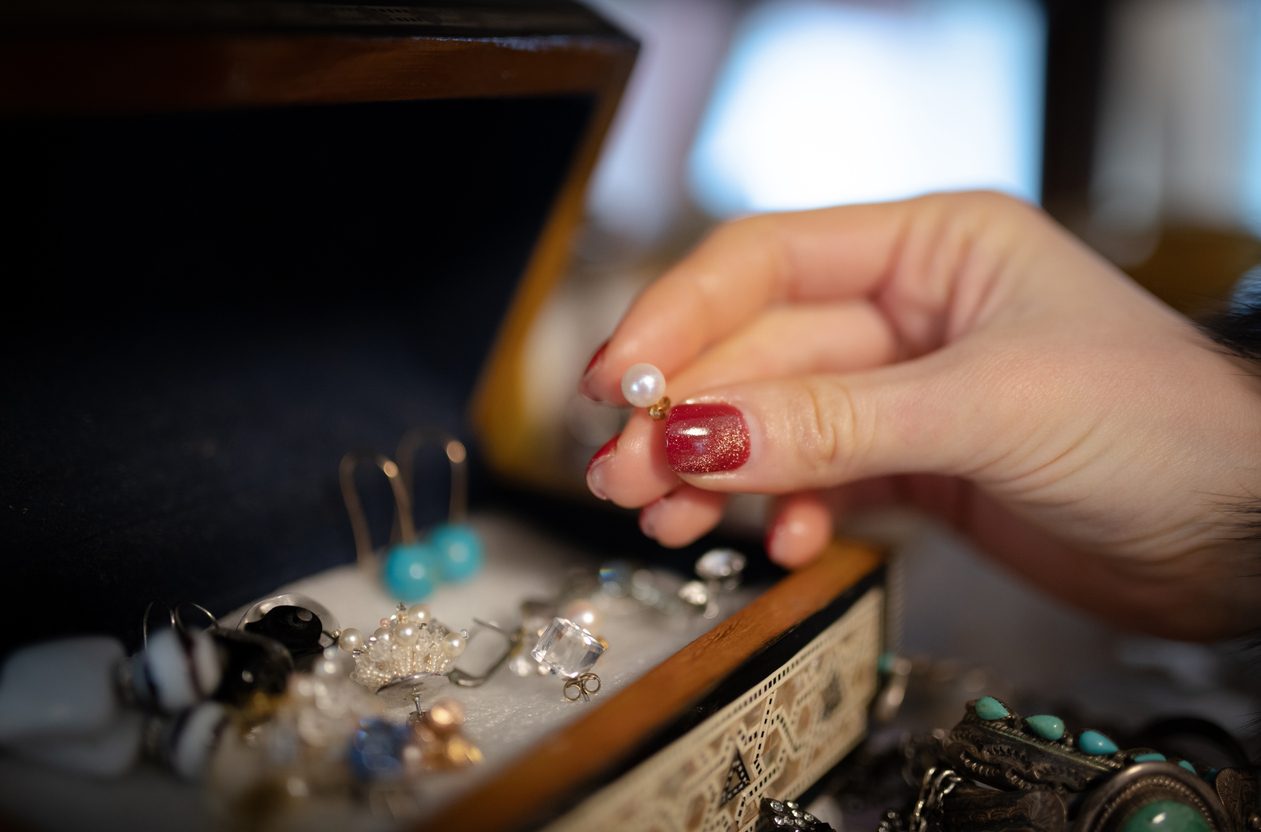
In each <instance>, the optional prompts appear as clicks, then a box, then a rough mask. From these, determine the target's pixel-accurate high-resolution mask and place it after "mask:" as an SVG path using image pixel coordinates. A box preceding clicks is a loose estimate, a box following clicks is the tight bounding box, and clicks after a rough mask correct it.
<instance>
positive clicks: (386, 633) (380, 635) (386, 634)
mask: <svg viewBox="0 0 1261 832" xmlns="http://www.w3.org/2000/svg"><path fill="white" fill-rule="evenodd" d="M372 637H373V638H375V639H376V640H377V643H385V644H389V643H390V642H391V641H393V640H394V633H392V632H391V631H390V628H389V627H382V628H380V629H379V630H377V631H376V632H375V633H373V634H372Z"/></svg>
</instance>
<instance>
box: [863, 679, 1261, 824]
mask: <svg viewBox="0 0 1261 832" xmlns="http://www.w3.org/2000/svg"><path fill="white" fill-rule="evenodd" d="M928 756H929V757H930V758H933V759H935V760H936V762H935V763H934V764H933V765H932V766H931V767H929V768H928V770H927V772H926V773H925V775H924V777H923V780H922V783H921V789H920V794H919V796H918V798H917V800H916V801H915V803H914V805H913V806H912V807H911V808H910V809H909V810H908V811H907V812H906V813H905V814H899V813H897V812H890V813H887V814H886V816H885V818H884V820H883V821H882V822H881V825H880V830H881V832H926V830H940V831H941V832H955V830H958V832H963V830H967V832H987V831H988V830H1008V829H1028V830H1036V832H1070V831H1071V832H1134V830H1142V829H1157V828H1160V829H1178V830H1192V831H1193V832H1242V830H1246V829H1248V826H1247V823H1248V822H1250V821H1249V820H1247V817H1248V813H1249V812H1251V811H1255V810H1254V809H1253V808H1252V807H1253V806H1255V796H1256V777H1255V774H1254V773H1252V772H1250V771H1247V770H1242V769H1232V768H1227V769H1222V770H1221V771H1209V770H1203V769H1201V768H1200V767H1197V766H1196V765H1195V764H1194V763H1192V762H1191V761H1189V760H1185V759H1180V758H1177V757H1167V756H1166V755H1165V754H1162V753H1161V752H1159V751H1156V750H1154V749H1151V748H1131V749H1126V750H1122V749H1121V748H1120V747H1119V746H1118V745H1117V743H1115V742H1113V740H1112V739H1111V738H1110V737H1108V736H1107V735H1106V734H1104V733H1102V732H1100V731H1096V730H1086V731H1081V732H1078V733H1073V732H1071V731H1069V730H1068V728H1067V726H1066V725H1065V723H1064V720H1062V719H1061V718H1060V717H1058V716H1055V715H1054V714H1038V715H1034V716H1028V717H1021V716H1020V715H1018V714H1016V713H1015V712H1013V711H1012V710H1011V708H1009V707H1008V706H1007V705H1006V704H1004V703H1003V702H1001V701H999V700H998V699H996V698H995V697H993V696H983V697H981V698H979V699H976V700H973V701H971V702H969V703H968V706H967V710H966V712H965V714H964V717H963V719H962V720H960V722H959V723H958V724H957V725H956V726H955V727H954V728H953V729H952V730H951V731H950V733H949V734H948V735H947V736H946V737H945V738H944V739H943V740H941V741H935V742H934V744H933V748H932V749H928Z"/></svg>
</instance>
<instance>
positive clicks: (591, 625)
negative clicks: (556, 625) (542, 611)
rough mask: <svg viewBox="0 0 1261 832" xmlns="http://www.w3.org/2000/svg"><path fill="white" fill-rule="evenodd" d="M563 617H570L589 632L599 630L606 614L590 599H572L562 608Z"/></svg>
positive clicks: (561, 615)
mask: <svg viewBox="0 0 1261 832" xmlns="http://www.w3.org/2000/svg"><path fill="white" fill-rule="evenodd" d="M560 617H561V618H568V619H569V620H570V621H572V622H574V623H575V624H577V625H578V626H579V627H581V628H582V629H584V630H586V631H587V632H591V633H594V632H597V631H598V630H599V629H600V625H601V624H602V623H604V616H602V615H600V611H599V610H598V609H596V607H595V604H593V603H591V602H590V601H582V600H578V601H570V602H569V603H568V604H566V605H565V606H564V607H563V608H561V610H560Z"/></svg>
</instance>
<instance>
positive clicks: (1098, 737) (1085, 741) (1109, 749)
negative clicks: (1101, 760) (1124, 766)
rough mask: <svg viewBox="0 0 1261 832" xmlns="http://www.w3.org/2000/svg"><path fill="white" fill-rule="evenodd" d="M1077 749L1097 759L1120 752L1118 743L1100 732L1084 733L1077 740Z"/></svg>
mask: <svg viewBox="0 0 1261 832" xmlns="http://www.w3.org/2000/svg"><path fill="white" fill-rule="evenodd" d="M1077 747H1078V748H1080V749H1081V750H1082V751H1083V752H1084V753H1086V754H1091V755H1093V756H1096V757H1102V756H1105V755H1108V754H1115V753H1117V751H1118V750H1119V749H1118V748H1117V744H1116V743H1114V742H1113V741H1112V740H1111V739H1109V738H1108V737H1107V735H1105V734H1101V733H1099V732H1098V731H1082V732H1081V736H1079V737H1078V738H1077Z"/></svg>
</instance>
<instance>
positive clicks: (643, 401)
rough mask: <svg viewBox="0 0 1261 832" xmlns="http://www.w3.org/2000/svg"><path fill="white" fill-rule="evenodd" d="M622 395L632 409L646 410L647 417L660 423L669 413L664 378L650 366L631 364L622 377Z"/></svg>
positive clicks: (659, 371)
mask: <svg viewBox="0 0 1261 832" xmlns="http://www.w3.org/2000/svg"><path fill="white" fill-rule="evenodd" d="M622 395H623V396H625V397H626V401H628V402H630V404H631V406H632V407H646V408H648V415H649V416H651V417H652V418H653V419H654V420H655V421H658V422H660V421H661V420H662V419H664V418H666V416H667V415H668V414H669V412H670V399H669V397H667V396H666V377H665V374H664V373H662V372H661V370H659V369H657V368H656V367H654V366H653V365H652V364H644V363H640V364H632V365H631V366H630V369H628V370H627V371H626V373H625V375H623V376H622Z"/></svg>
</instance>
